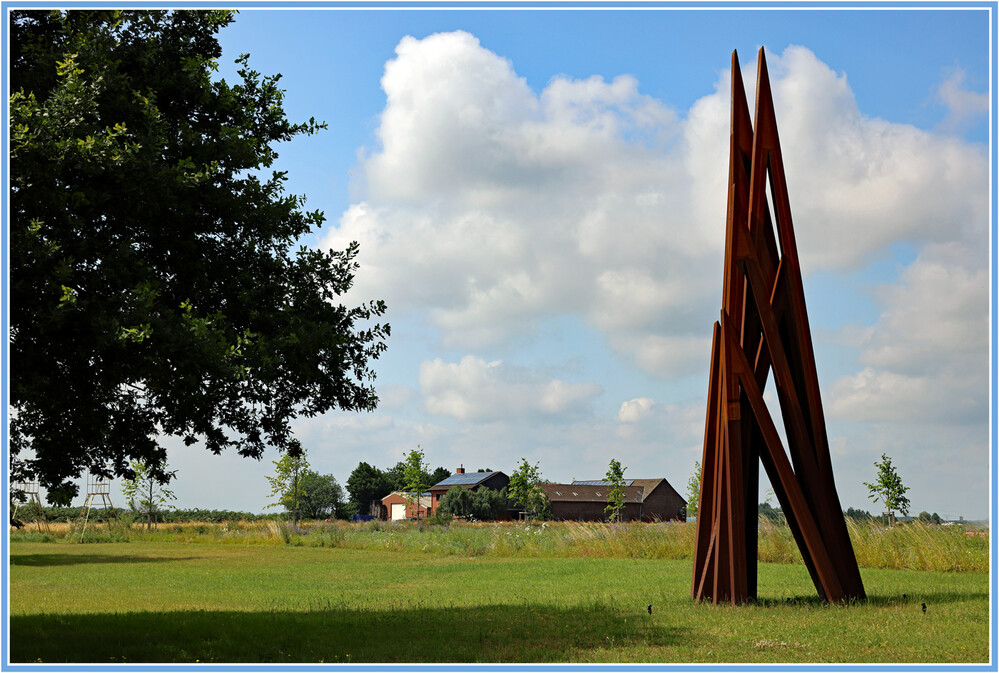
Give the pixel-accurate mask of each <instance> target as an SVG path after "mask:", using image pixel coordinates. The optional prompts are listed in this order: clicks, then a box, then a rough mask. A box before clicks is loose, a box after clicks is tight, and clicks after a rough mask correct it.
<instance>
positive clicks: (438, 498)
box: [437, 493, 441, 501]
mask: <svg viewBox="0 0 999 673" xmlns="http://www.w3.org/2000/svg"><path fill="white" fill-rule="evenodd" d="M440 499H441V494H440V493H438V494H437V500H438V501H440Z"/></svg>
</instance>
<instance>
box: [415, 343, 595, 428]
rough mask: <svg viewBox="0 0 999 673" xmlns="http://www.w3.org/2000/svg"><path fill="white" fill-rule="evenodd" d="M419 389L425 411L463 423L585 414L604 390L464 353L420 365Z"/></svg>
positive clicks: (564, 417)
mask: <svg viewBox="0 0 999 673" xmlns="http://www.w3.org/2000/svg"><path fill="white" fill-rule="evenodd" d="M419 381H420V392H421V393H422V395H423V401H424V406H425V408H426V410H427V412H428V413H430V414H432V415H435V416H450V417H452V418H456V419H458V420H462V421H472V422H490V421H499V420H504V421H516V420H518V419H538V418H545V419H550V420H560V419H561V420H565V419H570V418H579V417H583V416H586V415H588V414H589V413H590V411H591V405H592V403H593V400H594V399H595V398H596V397H597V396H599V395H600V394H601V393H602V392H603V389H602V388H601V387H600V386H599V385H597V384H595V383H592V382H585V383H570V382H566V381H562V380H560V379H552V378H546V377H543V376H541V375H539V374H537V373H535V372H533V371H531V370H530V369H527V368H525V367H517V366H513V365H506V364H504V363H503V362H500V361H495V362H486V361H485V360H482V359H480V358H477V357H475V356H472V355H466V356H465V357H463V358H462V359H461V361H460V362H445V361H444V360H442V359H440V358H436V359H434V360H430V361H426V362H423V363H421V364H420V374H419Z"/></svg>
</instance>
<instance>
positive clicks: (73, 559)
mask: <svg viewBox="0 0 999 673" xmlns="http://www.w3.org/2000/svg"><path fill="white" fill-rule="evenodd" d="M198 559H199V557H197V556H128V555H118V554H115V555H111V554H17V555H16V556H11V557H10V564H11V565H19V566H72V565H82V564H88V563H165V562H170V561H195V560H198Z"/></svg>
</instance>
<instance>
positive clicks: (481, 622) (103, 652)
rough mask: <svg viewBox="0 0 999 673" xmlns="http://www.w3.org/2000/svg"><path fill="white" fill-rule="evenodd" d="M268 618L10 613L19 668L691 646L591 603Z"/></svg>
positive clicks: (650, 623) (674, 634) (634, 614)
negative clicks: (35, 664)
mask: <svg viewBox="0 0 999 673" xmlns="http://www.w3.org/2000/svg"><path fill="white" fill-rule="evenodd" d="M455 601H456V603H457V605H455V606H454V607H443V608H442V607H433V608H428V607H419V606H415V607H414V606H391V605H387V606H385V607H384V608H380V609H373V610H372V609H368V610H361V609H350V608H343V607H329V608H322V607H320V608H318V609H314V610H310V611H304V612H303V611H285V610H272V611H267V612H235V611H178V612H162V613H155V612H135V613H120V614H69V615H66V614H48V615H12V616H11V618H10V633H11V639H10V657H11V661H13V662H37V661H41V662H44V663H60V662H67V663H68V662H72V663H95V664H103V663H143V662H170V663H183V662H187V663H209V662H215V663H225V662H236V663H260V662H266V663H300V662H305V663H319V662H323V663H360V662H378V663H406V662H455V663H488V662H560V661H572V660H573V658H574V655H575V656H576V657H578V656H579V653H580V652H584V651H586V652H590V651H592V650H594V649H599V648H602V647H603V648H607V647H621V646H625V647H629V648H631V647H634V648H638V649H641V648H643V647H662V646H668V645H674V644H676V643H678V642H680V641H682V640H685V639H688V638H689V636H690V633H689V632H688V630H687V629H684V628H677V627H670V628H668V629H667V628H664V627H662V625H661V622H658V621H656V620H654V619H653V618H652V617H650V616H649V615H648V614H646V613H645V610H644V607H642V609H641V610H638V609H636V610H634V611H630V610H629V611H623V610H621V609H620V608H614V607H609V606H604V605H601V604H599V603H594V604H593V605H590V606H580V607H575V606H573V607H563V608H553V607H551V606H542V605H530V604H526V605H493V606H477V607H464V606H461V605H460V591H456V595H455Z"/></svg>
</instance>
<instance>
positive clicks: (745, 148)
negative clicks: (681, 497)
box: [691, 49, 865, 604]
mask: <svg viewBox="0 0 999 673" xmlns="http://www.w3.org/2000/svg"><path fill="white" fill-rule="evenodd" d="M754 126H755V130H754ZM768 179H769V185H770V193H771V195H772V202H773V204H772V210H771V205H770V203H769V202H768V201H769V199H768V198H767V189H766V186H767V181H768ZM775 225H776V236H775V233H774V229H775ZM722 305H723V308H722V311H721V319H720V320H719V321H718V322H716V323H715V326H714V341H713V343H712V347H711V378H710V381H709V383H708V408H707V419H706V421H705V429H704V458H703V460H702V462H701V466H702V470H703V472H702V477H701V493H700V505H699V509H698V517H697V541H696V546H695V552H694V576H693V583H692V584H693V585H692V589H691V593H692V596H693V598H694V599H695V600H710V601H713V602H715V603H719V602H731V603H732V604H737V603H742V602H745V601H748V600H751V599H755V598H756V570H757V567H756V557H757V547H758V533H757V526H758V515H757V503H758V502H759V483H758V482H759V478H758V475H759V466H758V465H757V461H758V460H759V461H762V462H763V467H764V469H765V470H766V473H767V476H768V477H769V478H770V483H771V484H772V486H773V490H774V493H775V494H776V496H777V499H778V501H779V502H780V506H781V509H782V510H783V511H784V513H785V515H786V517H787V523H788V526H790V528H791V533H792V534H793V535H794V539H795V541H796V542H797V544H798V548H799V549H800V550H801V554H802V556H803V557H804V560H805V566H806V567H807V568H808V572H809V574H810V575H811V577H812V582H813V583H814V584H815V588H816V589H817V590H818V592H819V595H820V596H821V597H822V598H824V599H825V600H828V601H833V602H841V601H847V600H854V599H862V598H864V597H865V596H864V585H863V582H862V581H861V579H860V571H859V569H858V568H857V560H856V557H855V556H854V553H853V546H852V545H851V543H850V536H849V534H848V532H847V529H846V523H845V521H844V519H843V512H842V509H841V508H840V503H839V496H838V495H837V494H836V484H835V483H834V481H833V473H832V466H831V464H830V459H829V442H828V439H827V437H826V426H825V419H824V417H823V414H822V401H821V399H820V397H819V384H818V379H817V377H816V374H815V357H814V354H813V352H812V339H811V334H810V332H809V328H808V315H807V313H806V311H805V296H804V292H803V289H802V284H801V271H800V269H799V266H798V253H797V249H796V247H795V242H794V230H793V228H792V226H791V208H790V204H789V201H788V195H787V182H786V180H785V176H784V165H783V162H782V160H781V151H780V143H779V140H778V137H777V122H776V118H775V116H774V107H773V100H772V97H771V93H770V79H769V76H768V74H767V65H766V59H765V58H764V55H763V50H762V49H761V50H760V54H759V66H758V69H757V81H756V115H755V125H754V123H753V121H751V120H750V117H749V107H748V105H747V103H746V92H745V89H744V87H743V83H742V74H741V70H740V68H739V59H738V55H737V54H736V53H734V52H733V54H732V129H731V150H730V155H729V180H728V216H727V228H726V234H725V277H724V289H723V294H722ZM771 370H772V371H773V376H774V382H775V384H776V387H777V398H778V400H779V401H780V408H781V415H782V417H783V419H784V428H785V430H786V436H787V443H788V452H787V453H785V451H784V447H783V445H782V443H781V439H780V436H779V435H778V433H777V428H776V427H775V425H774V422H773V419H772V418H771V417H770V413H769V411H768V409H767V406H766V404H765V403H764V401H763V389H764V386H765V385H766V382H767V378H768V376H769V374H770V371H771ZM788 454H790V460H789V459H788Z"/></svg>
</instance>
